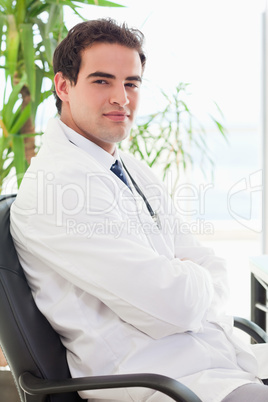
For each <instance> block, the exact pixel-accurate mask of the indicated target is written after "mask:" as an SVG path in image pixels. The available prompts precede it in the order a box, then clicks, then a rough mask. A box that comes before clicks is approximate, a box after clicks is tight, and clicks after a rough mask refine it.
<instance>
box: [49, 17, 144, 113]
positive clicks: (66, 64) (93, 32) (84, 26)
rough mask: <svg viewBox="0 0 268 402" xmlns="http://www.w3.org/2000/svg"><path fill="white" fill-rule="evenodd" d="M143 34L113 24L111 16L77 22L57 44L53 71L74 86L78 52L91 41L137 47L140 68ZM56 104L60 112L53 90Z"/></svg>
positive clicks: (60, 103)
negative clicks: (60, 73) (60, 74)
mask: <svg viewBox="0 0 268 402" xmlns="http://www.w3.org/2000/svg"><path fill="white" fill-rule="evenodd" d="M143 41H144V35H143V33H142V32H141V31H139V30H138V29H134V28H128V27H127V25H126V24H125V23H123V24H122V25H119V24H117V23H116V22H115V21H114V20H112V19H98V20H91V21H85V22H81V23H79V24H77V25H75V26H74V27H73V28H71V29H70V31H69V32H68V35H67V36H66V38H65V39H63V41H62V42H61V43H60V44H59V45H58V46H57V48H56V50H55V52H54V56H53V70H54V74H56V73H57V72H59V71H60V72H62V74H63V76H64V77H65V78H67V79H68V80H69V81H70V82H71V83H72V84H74V85H76V82H77V76H78V73H79V69H80V64H81V52H82V51H83V50H84V49H86V48H88V47H91V46H92V45H93V44H94V43H97V42H99V43H111V44H113V43H117V44H120V45H122V46H126V47H128V48H131V49H135V50H137V52H138V53H139V56H140V60H141V65H142V69H143V70H144V67H145V62H146V56H145V54H144V52H143V49H142V46H143ZM54 96H55V98H56V106H57V109H58V112H59V114H60V113H61V106H62V101H61V99H60V98H59V97H58V96H57V94H56V91H54Z"/></svg>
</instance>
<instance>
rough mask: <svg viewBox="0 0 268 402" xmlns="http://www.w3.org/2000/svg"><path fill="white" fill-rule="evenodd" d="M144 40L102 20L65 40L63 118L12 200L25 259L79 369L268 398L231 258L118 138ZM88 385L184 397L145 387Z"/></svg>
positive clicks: (59, 80)
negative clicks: (235, 293) (237, 307)
mask: <svg viewBox="0 0 268 402" xmlns="http://www.w3.org/2000/svg"><path fill="white" fill-rule="evenodd" d="M142 40H143V36H142V34H141V33H140V32H139V31H136V30H130V29H128V28H127V27H126V26H125V25H123V26H119V25H117V24H116V23H115V22H113V21H111V20H97V21H89V22H84V23H82V24H78V25H77V26H75V27H74V28H73V29H71V31H70V32H69V34H68V36H67V38H66V39H64V40H63V41H62V43H61V44H60V45H59V46H58V48H57V49H56V51H55V55H54V71H55V92H56V104H57V107H58V111H59V115H60V118H59V119H58V118H57V119H53V120H51V121H50V122H49V125H48V128H47V130H46V133H45V134H44V140H43V145H42V148H41V150H40V151H39V153H38V155H37V157H36V158H34V159H33V160H32V163H31V166H30V168H29V170H28V172H27V174H26V175H25V178H24V180H23V183H22V185H21V188H20V191H19V194H18V196H17V199H16V201H15V202H14V204H13V206H12V210H11V231H12V236H13V238H14V241H15V244H16V248H17V251H18V253H19V256H20V260H21V263H22V266H23V268H24V270H25V273H26V275H27V278H28V281H29V284H30V286H31V288H32V292H33V295H34V298H35V301H36V303H37V306H38V307H39V309H40V310H41V311H42V313H43V314H44V315H45V316H46V317H47V318H48V320H49V321H50V322H51V324H52V326H53V327H54V329H55V330H56V331H57V332H58V333H59V334H60V335H61V338H62V342H63V343H64V345H65V346H66V348H67V351H68V352H67V354H68V356H67V357H68V363H69V366H70V370H71V373H72V375H73V376H74V377H77V376H85V375H92V374H93V375H102V374H112V373H113V374H117V373H130V372H131V373H132V372H154V373H159V374H164V375H167V376H170V377H173V378H176V379H178V380H180V381H181V382H183V383H184V384H186V385H187V386H189V387H190V388H191V389H192V390H193V391H194V392H196V393H197V394H198V395H199V397H200V398H201V399H202V400H203V401H213V402H218V401H222V400H224V398H225V397H227V399H226V401H228V402H229V401H242V400H243V401H247V400H250V401H252V400H254V401H257V400H259V401H264V400H267V398H268V388H267V387H265V386H264V385H262V384H261V383H260V381H259V380H258V379H257V375H258V373H257V371H258V368H257V361H256V359H255V357H254V355H253V354H252V352H251V351H250V349H249V347H248V348H247V347H246V346H243V347H241V346H240V341H237V340H235V338H234V337H233V335H232V322H230V321H232V320H230V318H229V317H226V316H225V315H224V303H225V301H226V298H227V296H228V289H227V279H226V269H225V266H224V263H223V261H222V260H221V259H219V258H217V257H215V255H214V254H213V252H212V251H211V250H209V249H206V248H204V247H202V246H201V245H200V244H199V243H198V242H197V241H196V240H195V239H194V238H193V237H192V236H190V235H186V234H183V233H181V231H180V219H179V218H178V217H177V215H176V211H175V209H174V207H173V205H172V202H171V200H170V199H169V196H168V194H167V192H166V190H165V189H164V187H163V185H162V183H160V182H159V181H158V180H157V178H156V177H155V176H154V175H153V173H152V172H151V171H150V169H149V168H148V167H146V166H145V165H143V164H141V163H140V162H138V161H136V160H135V159H134V158H133V157H131V156H129V155H126V154H121V153H119V151H118V149H117V146H116V143H117V142H118V141H121V140H124V139H125V138H126V137H127V136H128V135H129V132H130V128H131V126H132V124H133V121H134V119H135V116H136V111H137V107H138V103H139V93H140V86H141V81H142V74H143V69H144V65H145V56H144V53H143V50H142ZM239 387H241V388H239ZM232 391H234V392H233V393H232ZM240 392H242V394H240ZM251 392H252V393H251ZM241 395H242V399H241ZM248 395H249V398H250V399H246V396H248ZM252 395H254V398H253V397H252ZM81 396H82V397H83V398H85V399H87V398H92V399H93V400H95V399H96V400H102V401H138V402H140V401H150V402H155V401H161V402H162V401H168V400H170V398H167V397H165V396H163V395H162V394H159V393H157V392H153V391H152V390H146V389H140V388H139V389H125V390H106V391H91V392H89V391H88V392H81ZM257 398H259V399H257Z"/></svg>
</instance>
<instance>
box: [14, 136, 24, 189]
mask: <svg viewBox="0 0 268 402" xmlns="http://www.w3.org/2000/svg"><path fill="white" fill-rule="evenodd" d="M12 142H13V147H12V148H13V151H14V166H15V169H16V176H17V183H18V187H19V186H20V184H21V181H22V178H23V176H24V173H25V170H26V159H25V146H24V140H23V137H22V136H21V135H14V137H13V140H12Z"/></svg>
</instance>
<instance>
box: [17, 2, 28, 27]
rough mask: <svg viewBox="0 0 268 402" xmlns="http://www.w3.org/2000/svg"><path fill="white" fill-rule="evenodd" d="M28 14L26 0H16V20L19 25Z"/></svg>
mask: <svg viewBox="0 0 268 402" xmlns="http://www.w3.org/2000/svg"><path fill="white" fill-rule="evenodd" d="M25 15H26V0H17V1H16V21H17V26H19V25H20V24H22V23H23V22H24V20H25Z"/></svg>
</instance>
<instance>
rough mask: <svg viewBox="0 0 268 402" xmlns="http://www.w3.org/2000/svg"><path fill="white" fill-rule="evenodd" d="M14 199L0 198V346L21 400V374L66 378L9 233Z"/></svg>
mask: <svg viewBox="0 0 268 402" xmlns="http://www.w3.org/2000/svg"><path fill="white" fill-rule="evenodd" d="M14 199H15V196H14V195H13V196H0V344H1V346H2V348H3V350H4V353H5V355H6V358H7V360H8V364H9V366H10V369H11V371H12V374H13V377H14V380H15V383H16V385H17V388H18V392H19V395H20V398H21V400H22V401H26V400H27V401H31V402H34V401H35V400H36V399H35V397H33V396H27V399H24V395H23V393H22V391H21V389H20V387H19V385H18V379H19V377H20V375H21V374H22V373H24V372H30V373H32V374H33V375H35V376H37V377H39V378H45V379H64V378H69V377H70V372H69V368H68V364H67V360H66V350H65V348H64V347H63V345H62V343H61V341H60V338H59V336H58V334H57V333H56V332H55V331H54V330H53V328H52V327H51V325H50V324H49V323H48V321H47V320H46V318H45V317H44V316H43V315H42V314H41V312H40V311H39V310H38V308H37V307H36V304H35V302H34V300H33V297H32V293H31V290H30V288H29V286H28V284H27V281H26V278H25V275H24V272H23V269H22V267H21V265H20V263H19V260H18V257H17V253H16V250H15V248H14V244H13V240H12V237H11V235H10V231H9V212H10V206H11V204H12V202H13V201H14ZM81 400H82V399H81V398H80V397H79V396H78V394H77V393H68V394H62V395H60V394H54V395H50V396H48V397H47V399H46V401H49V402H77V401H81Z"/></svg>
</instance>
